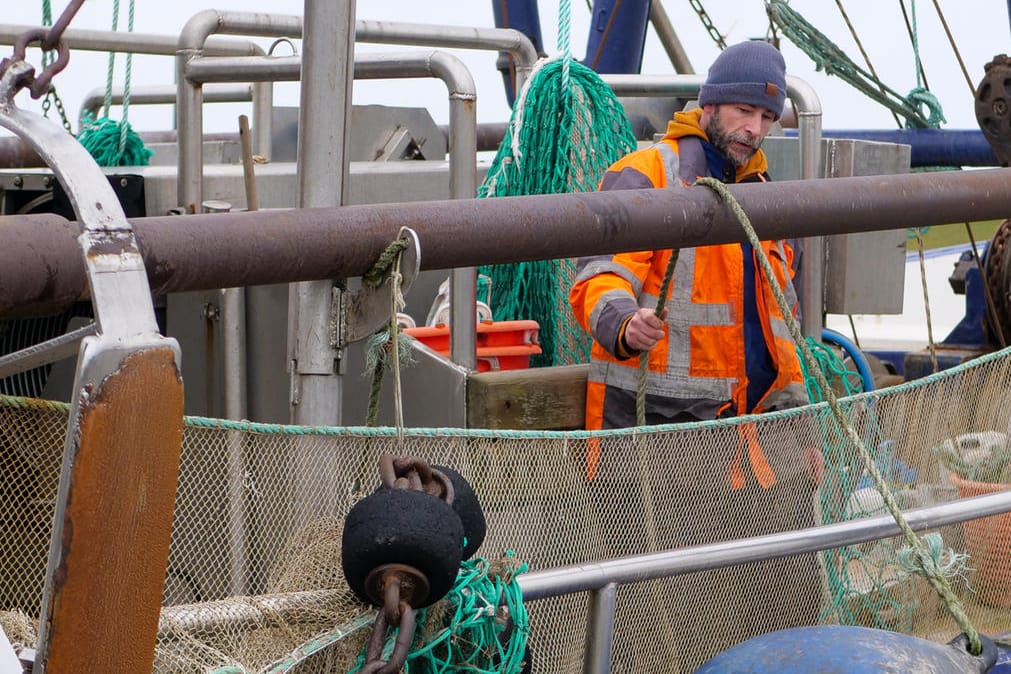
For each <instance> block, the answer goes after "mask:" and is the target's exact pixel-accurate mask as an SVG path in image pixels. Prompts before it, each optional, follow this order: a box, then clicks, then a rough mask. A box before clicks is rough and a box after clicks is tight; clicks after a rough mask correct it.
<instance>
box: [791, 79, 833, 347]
mask: <svg viewBox="0 0 1011 674" xmlns="http://www.w3.org/2000/svg"><path fill="white" fill-rule="evenodd" d="M786 90H787V93H788V94H789V96H790V98H791V99H792V100H793V102H794V103H795V104H796V106H797V134H798V137H799V138H800V177H801V178H802V179H804V180H809V179H813V178H819V177H821V102H820V101H819V100H818V95H817V94H816V93H815V91H814V89H812V88H811V86H810V85H808V84H807V83H806V82H804V81H803V80H801V79H798V78H796V77H787V80H786ZM802 247H803V256H802V257H801V269H800V293H801V296H800V329H801V332H802V333H803V334H804V336H805V337H813V338H814V339H815V340H817V341H821V329H822V328H823V327H824V324H825V318H824V313H825V239H824V238H823V237H820V236H814V237H809V238H807V239H804V240H803V241H802Z"/></svg>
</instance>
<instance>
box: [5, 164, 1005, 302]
mask: <svg viewBox="0 0 1011 674" xmlns="http://www.w3.org/2000/svg"><path fill="white" fill-rule="evenodd" d="M728 189H729V191H730V193H731V194H733V195H734V196H735V197H736V198H737V199H738V200H739V201H740V203H741V206H742V208H744V210H745V212H746V213H747V214H748V216H749V217H750V219H751V222H752V224H753V225H754V226H755V229H756V230H757V232H758V234H759V236H760V237H762V238H763V239H780V238H789V237H796V236H818V235H832V234H845V233H851V232H872V231H881V230H888V229H901V228H905V227H915V226H923V225H941V224H948V223H952V222H965V221H966V220H968V221H970V222H974V221H983V220H995V219H1002V218H1005V217H1007V214H1008V213H1011V169H1007V168H1000V169H982V170H979V171H951V172H944V173H930V174H926V173H914V174H901V175H887V176H858V177H852V178H832V179H821V180H793V181H782V182H771V183H767V184H756V185H750V184H742V185H730V186H728ZM131 224H132V225H133V227H134V230H135V232H136V236H137V244H138V247H139V248H140V251H141V254H142V255H143V257H144V260H145V263H146V267H147V273H148V278H149V279H150V283H151V289H152V291H153V292H155V293H172V292H182V291H190V290H207V289H213V288H222V287H230V286H245V285H262V284H269V283H286V282H292V281H305V280H312V279H325V278H340V277H353V276H360V275H361V274H363V273H365V272H366V271H368V269H369V268H370V267H371V266H372V265H373V264H374V262H375V260H376V259H377V258H378V257H379V255H380V253H382V251H383V250H384V249H385V248H386V246H387V245H389V242H390V241H392V240H393V239H394V237H396V236H397V234H398V232H399V230H400V228H401V227H409V228H411V229H412V230H414V231H415V232H416V233H417V235H418V237H419V240H420V242H421V247H422V250H424V251H425V252H424V255H423V256H422V259H421V268H422V269H423V270H425V269H450V268H452V267H458V266H461V265H483V264H505V263H510V262H519V261H524V260H547V259H553V258H558V257H573V256H581V255H598V254H602V253H609V252H621V251H633V250H652V249H659V248H671V247H679V248H684V247H690V246H701V245H707V244H717V243H728V242H731V241H743V240H744V238H745V237H744V234H743V232H742V231H741V226H740V224H738V222H737V219H736V218H735V217H734V215H733V213H732V212H731V210H730V209H729V208H728V207H727V206H726V205H724V204H723V203H721V202H720V201H719V200H718V199H717V197H716V196H715V195H714V194H713V193H712V192H710V191H709V190H708V189H704V188H689V189H683V188H675V189H658V190H628V191H615V192H591V193H581V194H551V195H537V196H523V197H500V198H497V199H459V200H444V201H426V202H416V203H414V202H412V203H401V204H374V205H361V206H344V207H340V208H316V209H291V210H279V211H258V212H255V213H218V214H214V215H190V216H186V217H173V216H162V217H154V218H136V219H134V220H132V221H131ZM0 231H2V232H3V237H4V239H3V240H4V245H3V246H0V317H9V316H14V315H21V316H24V315H30V314H33V313H34V314H36V315H38V314H43V313H53V312H56V311H60V310H62V309H65V308H66V307H68V306H70V304H72V303H73V302H74V301H77V300H79V299H82V298H85V297H87V294H86V285H87V284H86V279H85V274H84V265H83V263H82V262H81V260H80V259H79V254H78V251H79V249H78V248H77V244H76V237H77V235H78V233H79V230H78V228H77V226H76V225H75V224H74V223H71V222H68V221H67V220H65V219H63V218H61V217H59V216H57V215H52V214H44V215H43V214H40V215H20V216H4V217H0Z"/></svg>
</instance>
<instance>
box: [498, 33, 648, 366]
mask: <svg viewBox="0 0 1011 674" xmlns="http://www.w3.org/2000/svg"><path fill="white" fill-rule="evenodd" d="M563 39H564V38H563ZM566 70H568V75H567V76H566V74H565V71H566ZM635 147H636V140H635V135H634V134H633V133H632V129H631V125H630V124H629V122H628V119H627V118H626V116H625V111H624V109H623V108H622V106H621V103H620V102H619V101H618V99H617V98H616V97H615V95H614V92H613V91H612V90H611V88H610V87H608V86H607V85H606V84H605V83H604V82H603V80H601V79H600V76H599V75H597V73H595V72H594V71H593V70H591V69H590V68H587V67H586V66H584V65H582V64H581V63H579V62H578V61H574V60H571V59H569V58H555V59H550V60H546V59H545V60H541V61H539V62H538V63H537V65H536V66H535V68H534V72H533V73H531V75H530V77H529V78H528V79H527V81H526V83H525V84H524V86H523V88H522V90H521V91H520V94H519V96H517V99H516V102H515V104H514V106H513V111H512V117H511V119H510V121H509V125H508V126H507V128H506V133H505V137H504V138H503V139H502V143H501V144H500V145H499V148H498V152H497V153H496V155H495V158H494V159H493V161H492V163H491V166H490V167H489V170H488V174H487V176H486V178H485V180H484V182H483V183H482V184H481V186H480V188H479V189H478V197H480V198H487V197H499V196H516V195H529V194H560V193H565V192H590V191H593V190H595V189H596V188H597V184H598V183H599V182H600V179H601V178H602V177H603V176H604V172H605V171H607V167H608V166H610V165H611V164H612V163H614V162H615V161H617V160H618V159H619V158H620V157H622V156H623V155H625V154H627V153H628V152H631V151H632V150H634V149H635ZM574 269H575V265H574V263H573V262H572V261H571V260H539V261H535V262H522V263H517V264H508V265H493V266H484V267H481V268H480V269H479V270H478V271H479V273H480V274H482V275H484V276H487V277H489V278H490V279H491V289H492V292H491V305H492V309H493V310H494V315H495V318H496V320H523V319H530V320H535V321H537V323H538V324H539V325H540V333H539V337H538V338H539V341H540V344H541V348H542V353H541V354H540V355H538V356H534V357H533V358H532V359H531V365H533V366H543V365H561V364H569V363H579V362H588V360H589V353H590V339H589V336H588V335H587V334H586V333H585V332H584V331H583V330H582V329H580V328H579V326H578V325H577V324H576V322H575V318H574V316H572V315H571V308H570V307H569V305H568V301H567V297H568V291H569V286H570V281H571V278H572V277H573V276H574Z"/></svg>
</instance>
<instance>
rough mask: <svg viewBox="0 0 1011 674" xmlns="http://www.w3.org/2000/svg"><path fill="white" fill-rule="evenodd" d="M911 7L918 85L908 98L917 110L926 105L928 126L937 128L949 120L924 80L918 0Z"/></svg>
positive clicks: (912, 2) (914, 58)
mask: <svg viewBox="0 0 1011 674" xmlns="http://www.w3.org/2000/svg"><path fill="white" fill-rule="evenodd" d="M909 8H910V14H911V20H912V24H913V30H912V32H911V33H910V36H909V37H910V39H911V41H912V43H913V60H914V64H913V66H914V70H915V72H916V87H915V88H914V89H913V90H912V91H910V92H909V94H908V95H907V96H906V100H907V101H909V102H910V103H913V104H914V105H916V108H917V110H919V109H920V108H921V106H926V108H927V113H928V114H927V126H929V127H931V128H937V127H939V126H941V124H942V123H943V122H946V121H947V120H946V119H945V118H944V113H943V112H942V111H941V103H940V101H938V100H937V96H935V95H934V94H932V93H931V92H930V90H929V89H927V87H926V84H924V82H923V62H922V61H921V60H920V37H919V30H918V29H917V27H916V0H912V1H911V3H910V7H909ZM906 125H907V126H909V123H908V122H907V124H906Z"/></svg>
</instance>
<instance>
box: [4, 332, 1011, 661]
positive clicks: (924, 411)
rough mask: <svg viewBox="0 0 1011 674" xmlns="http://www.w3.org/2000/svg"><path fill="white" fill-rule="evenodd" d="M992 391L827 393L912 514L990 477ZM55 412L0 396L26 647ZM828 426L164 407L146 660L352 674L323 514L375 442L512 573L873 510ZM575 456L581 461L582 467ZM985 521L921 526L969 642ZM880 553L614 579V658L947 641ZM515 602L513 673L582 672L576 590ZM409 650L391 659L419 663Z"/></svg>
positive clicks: (791, 415)
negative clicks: (935, 541) (159, 527)
mask: <svg viewBox="0 0 1011 674" xmlns="http://www.w3.org/2000/svg"><path fill="white" fill-rule="evenodd" d="M1009 380H1011V350H1004V351H1001V352H998V353H995V354H991V355H988V356H985V357H982V358H980V359H977V360H975V361H972V362H969V363H966V364H964V365H962V366H959V367H957V368H954V369H951V370H947V371H944V372H941V373H939V374H936V375H932V376H930V377H927V378H924V379H922V380H918V381H916V382H911V383H906V384H901V385H898V386H896V387H892V388H888V389H882V390H878V391H873V392H870V393H863V394H859V395H856V396H851V397H848V398H845V399H844V400H843V406H844V408H845V411H846V413H847V415H848V416H849V417H850V418H851V419H852V420H853V423H854V424H855V428H856V429H857V431H858V433H859V434H860V435H861V437H862V438H864V439H865V441H866V443H867V444H868V446H870V447H873V451H874V453H875V457H876V460H877V461H878V462H880V466H882V467H884V468H885V470H884V471H883V472H885V474H886V475H888V476H889V481H890V482H891V484H892V487H893V489H894V492H895V495H896V497H897V499H898V500H899V501H900V503H901V504H902V505H903V506H904V507H906V508H912V507H917V506H927V505H931V504H937V503H942V502H947V501H951V500H954V499H958V498H961V497H968V496H971V495H976V494H980V493H983V492H985V491H988V490H995V489H1006V488H1007V487H1008V481H1009V471H1008V466H1007V457H1008V454H1009V452H1008V430H1009V419H1011V413H1009V410H1011V391H1009V389H1008V386H1007V382H1008V381H1009ZM66 424H67V407H66V405H63V404H58V403H52V402H46V401H39V400H35V399H26V398H15V397H3V398H0V445H2V451H0V461H2V462H3V466H2V470H3V475H4V476H5V479H4V480H3V481H2V485H0V545H2V549H0V609H2V610H3V614H2V618H0V624H2V625H3V627H4V629H5V631H7V633H8V634H9V635H17V636H12V640H20V641H21V642H22V643H26V644H29V645H30V644H32V640H33V639H34V631H35V622H36V621H37V616H38V613H39V605H40V599H41V594H42V583H43V578H44V573H45V563H46V554H47V547H48V540H49V532H50V530H51V520H52V517H53V503H54V500H55V497H56V490H57V483H58V479H59V469H60V455H61V452H62V447H63V438H64V433H65V429H66ZM841 437H842V434H841V433H840V432H839V430H838V429H837V428H836V427H835V422H834V421H833V419H832V416H831V414H830V413H829V411H828V410H827V408H826V407H825V406H824V405H816V406H810V407H805V408H800V409H797V410H791V411H787V412H778V413H770V414H766V415H762V416H759V417H744V418H739V419H733V420H727V421H719V422H705V423H696V424H682V425H673V426H660V427H650V428H646V429H627V430H621V431H606V432H595V433H590V432H585V431H578V432H520V431H511V432H510V431H494V432H493V431H483V430H477V429H472V430H458V429H439V430H436V429H404V430H403V438H402V439H398V437H397V431H396V429H393V428H312V429H310V428H303V427H293V426H276V425H268V424H255V423H233V422H226V421H220V420H214V419H205V418H195V417H190V418H187V420H186V428H185V433H184V446H183V453H182V464H181V476H180V482H179V488H178V495H177V504H176V512H175V522H174V530H173V540H172V546H171V553H170V559H169V564H168V569H167V578H166V585H165V596H164V607H163V610H162V618H161V625H160V630H159V636H158V646H157V656H156V665H155V671H157V672H196V671H201V672H218V673H219V674H223V673H224V672H243V671H245V672H267V671H270V672H280V671H288V670H287V669H284V667H289V668H290V667H293V666H294V665H292V664H291V663H292V662H294V661H295V660H296V659H297V658H295V656H293V654H296V653H299V654H305V653H309V655H308V656H306V657H305V658H304V659H303V660H302V661H300V662H301V664H299V665H298V670H297V671H299V672H331V671H349V670H350V669H352V668H353V667H354V666H355V663H356V661H357V658H358V656H359V653H360V652H361V647H362V644H363V643H364V641H365V639H366V638H367V636H368V633H369V632H370V629H369V627H370V624H371V623H370V619H371V617H372V614H371V611H370V610H369V609H368V607H365V606H363V605H361V604H360V603H358V602H357V601H356V600H355V598H354V596H353V595H352V593H351V592H350V590H349V589H348V586H347V583H346V582H345V580H344V579H343V577H342V574H341V563H340V540H339V539H340V532H341V529H342V525H341V523H342V522H343V519H344V517H345V515H346V514H347V512H348V511H349V510H350V508H351V506H352V505H353V504H354V503H355V502H357V501H358V500H359V499H361V498H362V497H363V496H364V495H365V494H368V493H371V491H372V490H373V489H374V486H375V485H377V484H378V482H379V479H378V470H377V466H378V460H379V456H380V455H381V454H383V453H390V454H398V455H400V454H402V455H416V456H419V457H421V458H423V459H425V460H427V461H429V462H430V463H434V464H439V465H445V466H450V467H453V468H455V469H456V470H457V471H458V472H460V473H461V474H462V475H464V476H466V478H467V479H468V480H469V481H470V483H471V484H472V486H473V487H474V489H475V491H476V493H477V495H478V497H479V499H480V501H481V503H482V505H483V508H484V511H485V516H486V518H487V523H488V535H487V537H486V539H485V542H484V544H483V546H482V547H481V549H480V550H479V551H478V553H477V557H478V558H480V559H481V560H486V561H487V567H488V568H491V567H497V568H502V565H503V564H507V563H508V564H511V565H513V566H511V567H510V568H513V569H518V568H519V567H520V565H522V564H526V565H528V566H529V568H530V570H531V571H536V570H539V569H546V568H551V567H557V566H560V565H567V564H578V563H584V562H591V561H596V560H604V559H612V558H615V557H620V556H623V555H629V554H635V553H643V552H649V551H653V550H664V549H670V548H676V547H681V546H686V545H697V544H706V543H713V542H717V541H724V540H730V539H735V538H741V537H747V536H753V535H756V534H761V533H772V532H779V531H789V530H794V529H797V528H801V527H805V526H810V525H813V524H819V523H827V522H835V521H844V520H850V519H858V518H863V517H868V516H873V515H879V514H882V512H883V511H882V504H881V500H880V497H879V496H876V492H875V491H874V489H873V488H871V487H869V485H868V481H867V479H866V476H865V475H864V469H863V467H862V465H861V464H860V462H859V459H858V458H857V457H856V455H855V454H854V453H853V452H852V451H851V448H848V447H847V446H846V444H845V443H844V442H842V440H841ZM752 441H754V442H756V443H757V446H758V447H760V448H761V450H762V451H763V453H764V456H765V457H766V458H767V460H768V461H769V463H770V464H771V465H772V467H773V468H774V470H775V472H776V475H777V478H778V481H777V483H776V485H774V486H773V487H772V488H770V489H769V490H768V491H766V490H764V489H763V488H761V487H759V486H758V485H757V483H756V481H755V479H754V478H753V477H751V476H750V474H748V465H749V461H748V456H749V452H750V451H751V446H752V445H751V442H752ZM805 447H812V448H820V449H821V450H822V451H823V453H824V458H825V461H826V470H825V472H824V478H823V480H822V481H821V483H820V485H817V486H816V485H815V484H814V482H813V481H812V480H811V477H810V475H809V472H808V471H807V469H806V467H805V465H804V462H803V461H802V460H801V459H800V458H799V456H800V454H801V449H802V448H805ZM591 448H593V449H595V450H596V449H599V450H600V453H601V463H600V467H599V473H598V475H597V477H596V479H594V480H587V477H586V456H587V454H588V452H589V450H590V449H591ZM742 449H743V450H744V451H742ZM735 460H740V461H742V462H743V465H744V468H745V473H746V474H748V477H749V479H748V480H747V485H746V486H745V488H744V489H742V490H738V491H735V490H733V489H731V488H730V486H729V483H728V479H727V475H728V467H729V466H730V465H731V464H732V463H733V462H734V461H735ZM956 471H959V472H961V473H962V474H961V475H960V474H959V472H956ZM989 480H993V481H994V482H989ZM1009 521H1011V516H993V517H987V518H985V519H980V520H975V521H972V522H967V523H965V524H958V525H951V526H945V527H942V528H941V529H940V531H939V533H941V534H942V535H943V540H944V542H945V545H947V546H949V547H951V548H952V549H953V550H954V551H955V552H957V553H967V554H968V555H969V558H968V563H967V566H966V568H965V569H964V570H963V571H961V572H960V574H959V573H958V572H956V573H955V575H954V576H953V578H952V585H953V587H954V589H955V591H956V592H957V593H958V596H959V597H960V599H961V600H962V602H964V606H965V608H966V610H967V612H968V614H969V616H970V618H971V620H972V621H973V624H974V625H975V626H976V627H977V629H979V630H980V631H982V632H984V633H989V634H999V633H1004V632H1007V631H1009V630H1011V620H1009V618H1008V615H1009V609H1011V558H1009V556H1008V550H1009V549H1011V524H1009ZM110 544H122V542H120V541H110ZM904 547H905V545H904V543H903V542H902V541H901V540H900V539H898V538H895V539H885V540H881V541H876V542H869V543H864V544H861V545H855V546H846V547H842V548H836V549H832V550H829V551H826V552H824V553H821V554H816V555H815V554H808V555H794V556H790V557H785V558H782V559H778V560H772V561H766V562H758V563H750V564H746V565H741V566H736V567H732V568H727V569H721V570H709V571H700V572H693V573H690V574H687V575H684V576H679V577H676V578H672V579H666V580H657V581H650V582H646V583H639V584H633V585H622V586H620V587H619V589H618V598H617V599H618V602H617V605H618V608H617V617H616V621H617V623H616V624H617V625H618V629H617V630H616V633H615V636H616V642H615V647H614V659H615V668H616V669H617V668H620V669H621V671H624V672H643V673H645V672H656V671H669V672H687V671H692V670H693V669H694V668H695V666H697V665H698V664H699V663H701V662H703V661H704V660H705V659H707V658H708V657H710V656H711V655H713V654H714V653H716V652H719V651H721V650H723V649H725V648H726V647H728V646H729V645H731V644H734V643H737V642H739V641H741V640H743V639H746V638H748V637H750V636H754V635H756V634H759V633H764V632H767V631H771V630H774V629H777V628H780V627H786V626H792V625H799V624H813V623H819V622H821V623H843V624H859V625H867V626H873V627H880V628H885V629H891V630H898V631H901V632H908V633H912V634H916V635H919V636H923V637H926V638H929V639H932V640H947V639H950V638H952V637H953V636H955V635H956V634H957V633H958V632H959V631H960V630H959V629H958V627H957V626H956V625H955V623H954V622H953V621H952V620H951V619H950V618H949V617H948V616H947V614H946V612H945V611H944V610H943V607H942V606H941V604H940V602H939V600H938V599H937V597H936V595H935V593H934V592H933V590H932V589H930V588H929V587H928V585H927V583H926V582H925V581H924V580H923V579H922V578H920V577H918V576H915V575H912V574H911V573H909V571H908V570H906V567H905V566H903V564H902V557H903V549H904ZM489 578H492V581H491V582H494V576H493V575H492V576H489ZM520 581H522V576H520ZM526 610H527V611H528V613H529V641H528V646H529V656H530V658H531V660H532V665H533V671H552V672H573V673H575V672H580V671H582V666H583V646H584V640H585V636H586V619H587V615H588V601H587V596H586V595H582V594H577V595H569V596H563V597H559V598H552V599H543V600H538V601H531V602H528V603H527V605H526ZM456 611H457V607H455V606H451V607H449V608H447V609H445V610H443V611H442V614H441V615H442V617H441V618H438V620H442V621H443V623H442V624H440V625H437V626H436V627H431V626H429V627H428V629H429V631H430V632H431V633H432V634H436V633H439V632H440V630H443V629H446V628H447V626H448V625H449V624H450V623H451V622H452V620H451V618H452V614H455V613H456ZM430 620H433V621H434V620H437V618H430ZM457 622H458V623H459V622H461V621H457ZM433 624H434V623H433ZM320 643H325V644H326V645H325V647H318V648H317V646H313V644H317V645H318V644H320ZM450 643H452V642H450ZM125 647H126V646H125ZM314 648H317V650H313V649H314ZM439 657H441V655H440V656H439ZM421 662H422V661H421V660H415V661H413V663H416V664H413V663H412V667H417V669H412V670H411V671H432V670H430V669H425V667H429V666H430V665H423V664H421Z"/></svg>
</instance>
